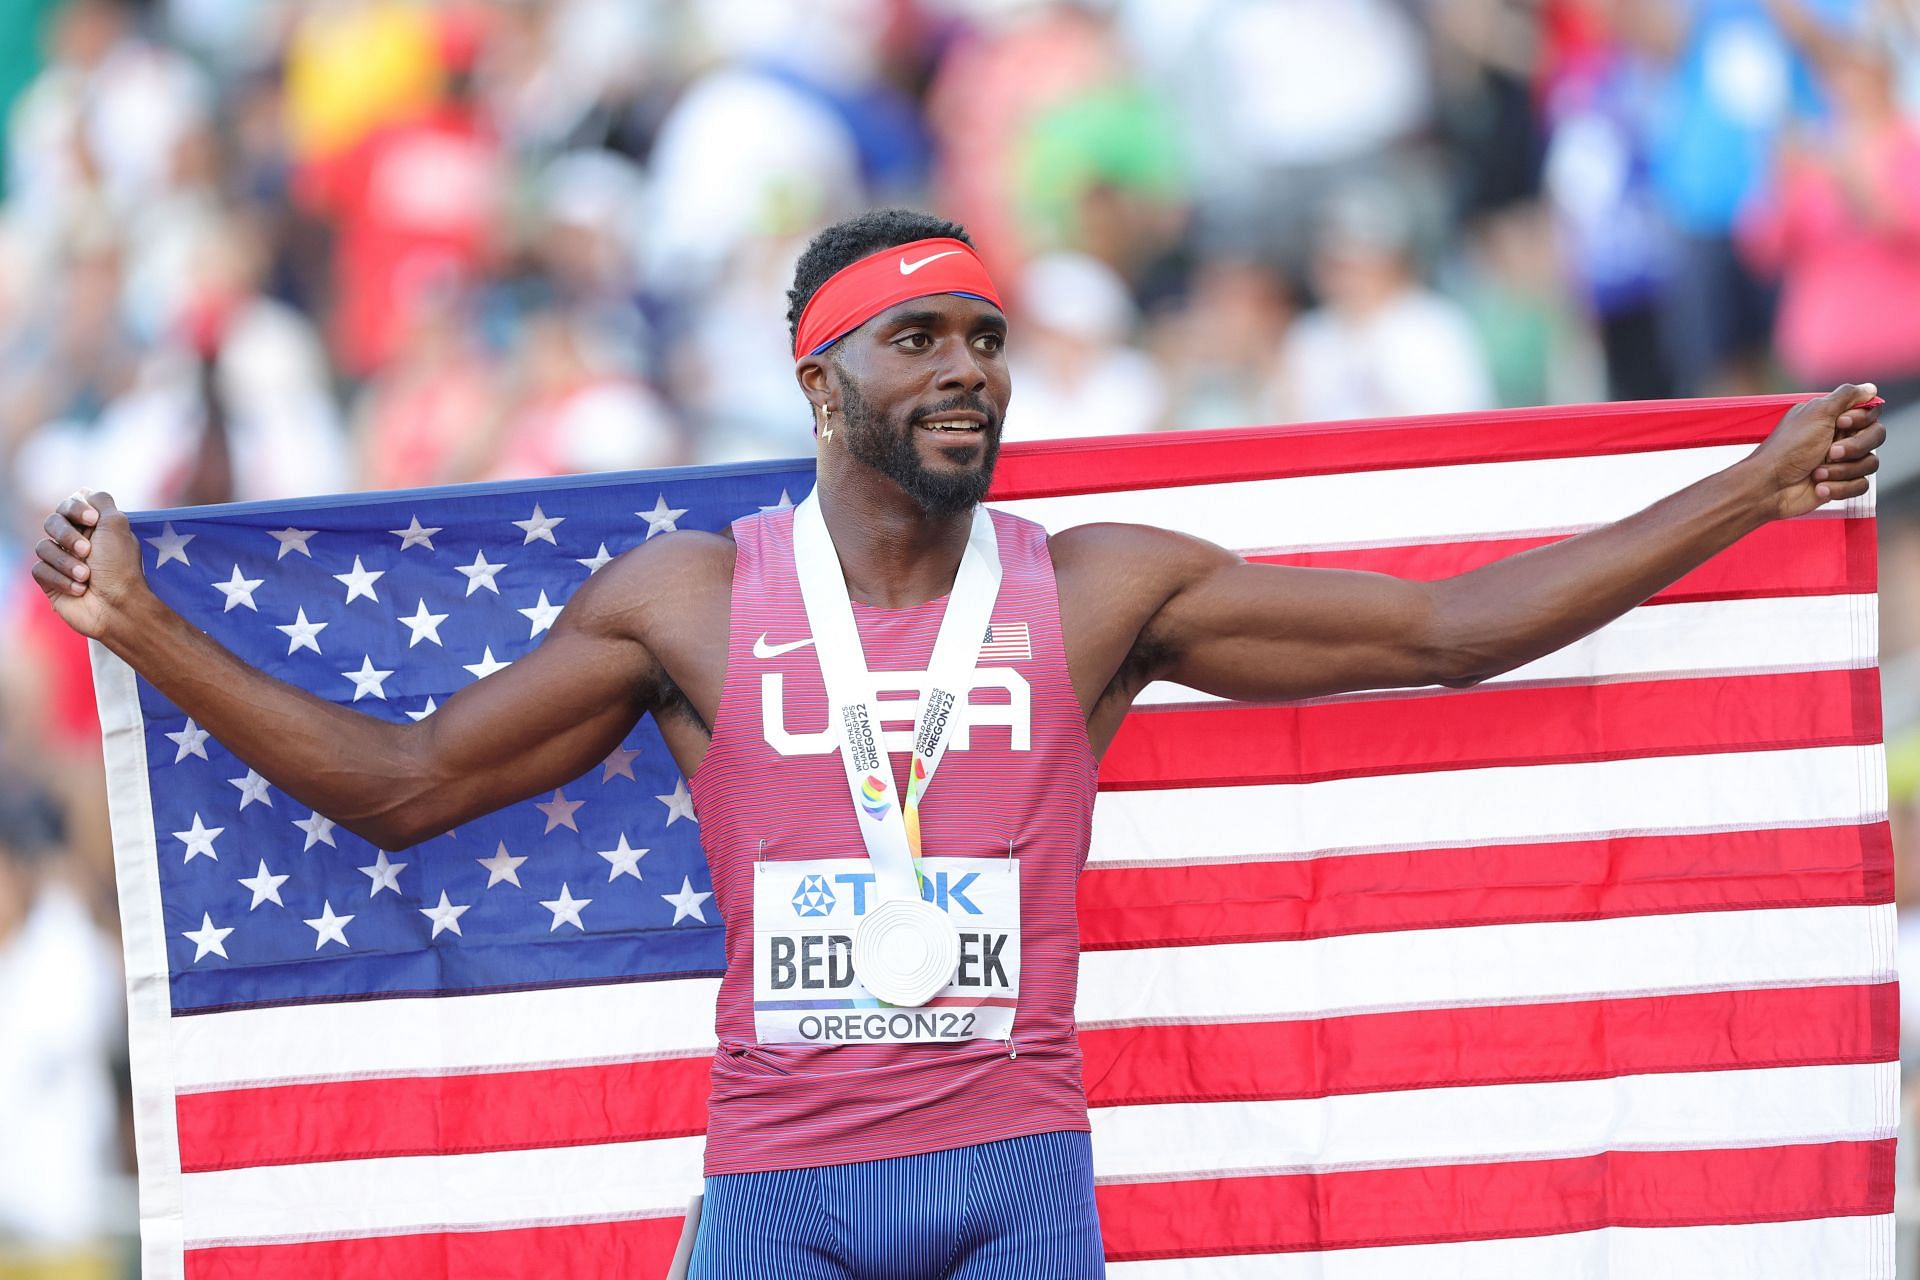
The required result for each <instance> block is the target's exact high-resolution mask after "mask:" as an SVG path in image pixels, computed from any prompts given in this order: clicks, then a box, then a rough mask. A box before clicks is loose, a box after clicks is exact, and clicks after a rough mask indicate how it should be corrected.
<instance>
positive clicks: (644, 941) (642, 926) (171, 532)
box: [134, 462, 813, 1012]
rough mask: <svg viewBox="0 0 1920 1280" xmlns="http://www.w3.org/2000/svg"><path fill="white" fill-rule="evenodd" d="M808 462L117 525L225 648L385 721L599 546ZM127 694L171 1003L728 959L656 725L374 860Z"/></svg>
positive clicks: (403, 711)
mask: <svg viewBox="0 0 1920 1280" xmlns="http://www.w3.org/2000/svg"><path fill="white" fill-rule="evenodd" d="M812 482H813V474H812V467H811V466H810V465H807V464H800V463H790V462H789V463H777V464H755V465H749V466H741V467H730V468H699V469H687V470H680V471H670V472H652V473H634V474H625V475H617V476H605V477H583V478H576V479H569V480H548V481H533V482H525V483H513V484H502V485H489V486H468V487H464V488H458V489H437V490H428V491H417V492H413V493H401V494H372V495H360V496H355V497H349V498H336V499H331V500H314V501H305V502H279V503H260V504H252V505H246V506H236V507H228V508H224V509H221V510H219V511H218V512H217V513H215V514H213V515H212V517H211V518H209V513H208V511H207V510H205V509H202V510H196V511H178V512H159V513H154V514H152V515H143V516H140V517H137V518H136V519H135V520H134V532H135V534H136V536H138V537H139V538H140V539H141V540H142V544H141V549H142V551H143V553H144V561H145V565H146V572H147V579H148V581H149V582H150V583H152V585H153V587H154V589H155V590H156V591H157V592H158V593H159V594H160V596H161V597H162V598H163V599H165V600H166V601H167V602H168V603H169V604H171V605H172V606H173V607H174V608H176V609H178V610H179V611H180V612H181V613H182V614H184V615H185V616H186V618H187V619H188V620H189V621H191V622H192V623H193V624H194V625H196V626H198V627H200V628H202V629H203V630H205V631H207V632H208V633H210V634H211V635H212V636H213V637H214V638H215V639H217V640H219V641H220V642H221V643H222V644H223V645H225V646H226V647H227V648H228V649H230V650H232V651H233V652H234V653H235V654H237V655H238V656H239V657H240V658H241V659H242V660H244V661H246V662H247V663H249V664H251V665H253V666H255V667H258V668H260V669H262V670H264V671H266V672H268V673H269V674H271V675H274V676H277V677H279V678H281V679H283V680H288V681H290V682H293V683H295V684H298V685H300V686H302V687H303V688H305V689H307V690H309V691H311V692H313V693H316V694H318V695H320V696H321V697H323V698H326V699H328V700H329V701H332V702H336V703H339V704H341V705H343V706H351V707H353V709H354V710H356V711H359V712H362V713H365V714H367V715H371V716H377V717H380V718H382V719H386V720H392V721H396V722H403V721H405V720H406V719H407V718H409V716H413V717H418V716H419V715H420V714H421V713H422V712H424V711H426V710H427V708H428V706H429V704H430V703H431V704H433V705H436V706H437V705H438V704H439V703H442V702H445V701H446V699H447V698H448V697H449V696H451V695H452V694H453V693H455V692H456V691H458V690H460V689H462V688H465V687H466V686H467V685H469V684H472V683H473V682H474V681H475V680H476V679H480V678H484V675H483V674H482V673H484V672H485V671H486V670H487V669H488V666H487V664H488V662H489V658H491V661H492V662H493V663H496V664H497V663H507V662H512V661H513V660H515V659H517V658H520V657H522V656H523V655H525V654H526V653H528V652H529V651H530V650H532V648H533V647H534V646H535V645H536V644H538V643H539V640H540V637H541V635H544V625H543V622H544V623H546V624H547V625H550V619H551V616H552V615H553V614H554V613H555V612H556V611H557V606H560V605H564V604H565V603H566V601H567V599H568V598H569V597H570V596H571V595H572V594H573V592H574V591H575V590H576V589H577V588H578V587H579V586H580V584H581V583H583V582H585V581H586V580H587V578H588V576H589V574H590V573H591V572H594V571H595V570H596V569H597V567H598V565H599V564H600V563H601V562H603V560H604V558H609V557H612V556H617V555H619V554H620V553H621V552H623V551H627V550H629V549H631V548H633V547H636V546H638V545H640V544H641V543H642V542H644V541H646V539H647V538H648V537H651V536H655V535H656V534H659V533H664V532H667V531H669V530H672V529H705V530H719V529H723V528H725V527H726V526H727V524H728V523H730V522H731V521H733V520H734V519H737V518H738V517H740V516H743V515H751V514H753V513H754V512H755V511H757V510H760V509H763V508H770V507H775V506H778V505H781V504H790V503H791V502H792V501H794V500H796V499H797V498H798V497H799V496H801V495H804V494H805V493H806V491H807V489H808V488H809V487H811V485H812ZM536 508H537V510H536ZM429 530H430V531H431V532H426V531H429ZM476 556H479V557H481V559H479V560H476ZM356 561H357V564H356ZM494 565H497V566H499V568H498V569H497V570H493V569H491V568H490V566H494ZM462 566H464V567H466V568H467V570H468V572H465V573H463V572H461V567H462ZM372 575H377V576H372ZM489 582H490V583H491V586H489V585H487V583H489ZM543 592H544V593H545V594H544V605H543V596H542V593H543ZM369 593H371V598H370V597H369ZM229 600H232V601H233V603H232V604H231V605H229V603H228V602H229ZM248 601H251V606H252V607H249V606H248V603H247V602H248ZM440 615H444V617H441V616H440ZM536 633H537V634H536ZM415 636H418V637H419V639H418V640H414V639H413V637H415ZM715 643H723V640H722V639H720V638H716V641H715ZM348 672H353V673H355V676H349V675H348V674H346V673H348ZM381 672H390V673H391V674H387V675H380V674H379V673H381ZM368 673H371V674H368ZM356 676H357V678H356ZM361 690H364V692H361V693H360V697H359V700H358V701H357V702H356V701H355V700H354V699H355V694H356V692H357V691H361ZM140 705H141V710H142V712H143V713H144V715H145V718H146V726H147V730H146V736H147V764H148V782H149V786H150V790H151V794H152V800H153V818H154V839H155V846H156V848H157V850H158V856H159V864H160V891H161V901H162V906H163V909H164V918H165V921H166V933H167V959H168V969H169V973H170V975H171V979H170V980H171V989H172V997H173V1008H174V1009H175V1011H176V1012H185V1011H190V1010H195V1009H208V1008H216V1007H225V1006H232V1005H245V1004H274V1003H283V1002H290V1001H301V1000H313V999H328V998H339V997H343V996H345V997H351V996H359V995H368V994H395V993H401V992H432V991H474V990H486V989H498V988H509V987H530V986H557V985H569V984H577V983H590V982H596V981H605V980H609V979H618V978H622V977H639V978H660V977H677V976H685V975H689V974H698V973H711V974H717V973H719V972H720V970H721V969H722V968H723V967H724V963H725V962H724V946H723V942H722V937H721V929H720V923H719V921H720V913H719V911H718V910H717V909H716V908H715V906H714V904H713V901H712V896H711V889H712V885H711V883H710V881H709V879H708V876H707V867H706V860H705V857H704V855H703V854H702V852H701V850H700V844H699V827H698V825H697V823H696V822H695V821H694V820H693V819H692V817H691V814H692V806H691V804H690V802H689V801H688V799H687V794H686V789H685V783H684V781H683V780H682V779H681V777H680V774H679V770H678V769H677V768H676V767H675V765H674V763H673V760H672V758H671V757H670V756H669V755H668V754H667V751H666V748H665V746H664V744H663V743H662V741H661V739H660V735H659V733H658V731H657V730H656V729H655V728H654V726H653V723H652V721H651V719H649V720H647V721H644V722H643V723H642V724H641V725H640V727H639V728H637V729H636V730H635V731H634V733H633V734H632V735H631V736H630V737H629V738H628V740H627V741H626V742H625V743H624V744H623V746H622V748H621V750H620V751H618V752H616V753H615V754H614V755H613V756H611V757H609V758H608V759H607V760H606V761H605V762H603V763H599V764H595V765H594V766H593V767H592V768H591V769H589V770H588V771H587V772H586V773H584V774H582V775H581V776H580V777H579V778H577V779H575V780H574V781H572V782H569V783H567V784H566V785H565V786H564V787H562V788H560V791H559V792H558V793H557V794H549V795H544V796H539V797H535V798H534V799H533V800H529V801H527V802H525V803H522V804H518V805H514V806H512V807H510V808H508V809H504V810H502V811H500V812H498V813H495V814H490V815H488V816H486V817H484V818H480V819H477V820H475V821H473V822H471V823H468V824H466V825H464V826H461V827H459V828H458V829H457V830H455V831H454V832H452V833H450V834H448V835H443V836H439V837H436V838H434V839H432V840H429V841H427V842H426V843H424V844H421V845H418V846H416V847H414V848H411V849H403V850H392V851H388V852H387V853H386V854H384V855H382V853H381V852H380V851H379V850H376V849H375V848H373V847H372V846H371V845H369V844H368V843H367V842H366V841H364V840H361V839H359V838H357V837H355V836H353V835H350V834H349V833H348V832H346V831H345V830H344V829H341V828H338V827H332V826H331V825H330V824H328V823H327V822H325V821H324V820H316V818H315V815H314V814H313V812H312V810H310V809H308V808H307V807H306V806H305V805H303V804H301V803H299V802H298V801H296V800H294V799H293V797H291V796H289V795H287V794H286V793H285V792H283V791H281V790H280V789H279V788H278V787H271V786H267V785H266V784H265V783H264V782H263V781H260V780H258V779H257V778H250V777H249V773H250V771H249V769H248V768H247V766H246V765H244V764H242V763H241V762H240V761H239V760H237V759H236V758H235V757H234V756H233V754H232V753H231V752H229V751H226V750H225V749H223V748H222V747H221V745H220V744H219V743H218V742H217V741H215V740H214V739H213V738H211V737H208V736H206V735H205V734H204V731H201V730H199V729H198V726H194V725H190V724H189V722H188V719H187V717H186V716H185V715H183V714H182V713H181V712H180V711H179V710H178V709H177V708H175V707H174V706H173V705H172V704H171V703H170V702H168V701H167V700H166V699H165V698H164V697H162V696H161V695H160V693H159V692H158V691H157V690H155V689H154V688H153V687H152V686H151V685H148V684H147V683H146V682H145V681H144V680H143V681H141V683H140ZM504 745H505V746H506V747H507V748H508V749H511V746H512V744H511V743H508V744H504ZM629 775H631V776H629ZM216 832H217V834H215V833H216ZM502 851H504V853H503V852H502ZM483 860H484V865H483ZM516 882H517V883H516ZM443 895H444V896H443ZM583 904H584V905H583ZM347 917H351V919H347ZM576 920H577V921H578V922H579V923H578V924H577V925H576V924H575V921H576ZM342 940H344V941H342Z"/></svg>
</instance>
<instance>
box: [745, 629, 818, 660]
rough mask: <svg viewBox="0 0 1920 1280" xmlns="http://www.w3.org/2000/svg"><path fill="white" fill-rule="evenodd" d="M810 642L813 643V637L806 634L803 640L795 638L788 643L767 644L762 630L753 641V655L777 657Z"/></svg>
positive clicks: (763, 657) (765, 635)
mask: <svg viewBox="0 0 1920 1280" xmlns="http://www.w3.org/2000/svg"><path fill="white" fill-rule="evenodd" d="M812 643H813V637H812V636H808V637H806V638H805V639H803V640H795V641H793V642H792V643H790V644H768V643H767V633H766V632H764V631H762V632H761V633H760V638H759V639H758V640H755V641H754V642H753V656H754V657H756V658H761V659H766V658H777V657H779V656H780V655H781V654H783V653H792V652H793V651H794V650H795V649H798V648H800V647H801V646H802V645H808V644H812Z"/></svg>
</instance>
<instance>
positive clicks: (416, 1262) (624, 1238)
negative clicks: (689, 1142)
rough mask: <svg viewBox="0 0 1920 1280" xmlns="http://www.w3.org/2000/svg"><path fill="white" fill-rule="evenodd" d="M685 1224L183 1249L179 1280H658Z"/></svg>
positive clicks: (589, 1225)
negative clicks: (548, 1279) (564, 1279)
mask: <svg viewBox="0 0 1920 1280" xmlns="http://www.w3.org/2000/svg"><path fill="white" fill-rule="evenodd" d="M685 1221H686V1219H685V1218H683V1217H679V1216H675V1217H671V1218H634V1219H629V1220H627V1221H624V1222H586V1223H578V1224H570V1225H566V1226H557V1227H515V1228H508V1229H505V1230H500V1231H429V1232H422V1233H420V1234H418V1235H402V1236H366V1237H361V1238H358V1239H354V1240H308V1241H301V1242H299V1243H297V1244H267V1245H234V1246H231V1247H228V1248H223V1249H189V1250H187V1280H314V1277H317V1276H325V1277H327V1280H391V1278H392V1277H395V1276H403V1277H405V1278H406V1280H434V1278H435V1277H441V1278H444V1280H453V1278H454V1277H459V1280H522V1277H525V1276H663V1275H665V1274H666V1273H667V1266H668V1264H669V1263H671V1262H672V1261H673V1251H674V1248H675V1247H676V1246H677V1245H678V1244H679V1241H680V1231H681V1228H682V1226H683V1224H684V1223H685Z"/></svg>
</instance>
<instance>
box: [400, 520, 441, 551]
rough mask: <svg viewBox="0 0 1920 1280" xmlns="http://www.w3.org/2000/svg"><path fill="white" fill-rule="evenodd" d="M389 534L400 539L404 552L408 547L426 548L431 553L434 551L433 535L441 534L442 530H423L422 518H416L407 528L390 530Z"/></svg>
mask: <svg viewBox="0 0 1920 1280" xmlns="http://www.w3.org/2000/svg"><path fill="white" fill-rule="evenodd" d="M387 532H388V533H390V534H392V535H393V536H394V537H396V538H398V539H400V549H401V550H402V551H405V550H406V549H407V548H408V547H425V548H426V549H427V550H429V551H431V550H433V535H434V534H436V533H438V532H440V530H438V529H423V528H421V527H420V517H419V516H414V517H413V518H412V520H411V522H410V523H409V524H408V525H407V527H406V528H404V529H389V530H387Z"/></svg>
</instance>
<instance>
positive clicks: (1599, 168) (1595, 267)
mask: <svg viewBox="0 0 1920 1280" xmlns="http://www.w3.org/2000/svg"><path fill="white" fill-rule="evenodd" d="M1615 4H1616V0H1548V10H1547V22H1546V35H1547V39H1546V42H1545V46H1544V52H1543V62H1542V66H1541V69H1540V93H1541V96H1542V100H1543V102H1544V104H1545V105H1544V113H1545V116H1546V121H1547V126H1548V133H1549V138H1550V141H1549V143H1548V148H1547V158H1546V172H1545V178H1546V183H1545V186H1546V196H1547V201H1548V204H1549V207H1550V208H1551V209H1552V210H1553V213H1554V216H1555V219H1556V221H1557V222H1558V225H1559V234H1560V245H1561V253H1562V270H1563V272H1564V273H1565V275H1566V277H1567V279H1568V280H1569V281H1570V282H1571V284H1572V285H1573V287H1574V288H1575V289H1577V290H1578V301H1579V302H1580V303H1582V304H1584V306H1585V309H1586V311H1587V313H1588V314H1589V315H1590V316H1591V317H1592V319H1593V323H1594V326H1595V328H1596V330H1597V331H1598V336H1599V341H1600V348H1601V352H1602V354H1603V357H1604V359H1605V362H1606V373H1607V393H1608V394H1609V395H1610V396H1612V397H1613V398H1614V399H1616V400H1664V399H1668V398H1670V397H1672V396H1673V395H1674V394H1675V386H1676V381H1675V378H1674V374H1673V370H1672V368H1671V366H1670V363H1669V360H1668V352H1667V346H1666V344H1665V342H1664V341H1663V340H1662V338H1661V312H1662V309H1663V305H1664V304H1663V298H1664V296H1665V294H1666V292H1667V290H1668V289H1669V288H1670V287H1671V281H1672V278H1673V275H1674V270H1675V268H1674V259H1675V256H1676V252H1675V249H1674V245H1673V235H1672V232H1671V230H1670V228H1669V226H1668V224H1667V220H1666V216H1665V214H1664V213H1663V212H1662V210H1661V207H1660V202H1659V198H1658V196H1657V195H1656V193H1655V191H1654V187H1653V178H1652V164H1651V162H1650V160H1649V148H1648V146H1647V138H1648V136H1649V135H1650V133H1651V132H1652V125H1651V122H1650V121H1649V120H1648V118H1647V117H1648V112H1649V109H1650V107H1651V105H1652V103H1653V100H1654V93H1653V83H1654V79H1653V73H1652V71H1651V70H1650V69H1649V68H1648V66H1647V65H1646V63H1645V61H1644V60H1643V59H1641V58H1638V57H1636V56H1635V55H1634V54H1633V52H1632V50H1631V49H1630V48H1629V46H1628V45H1627V44H1626V43H1625V41H1624V40H1623V39H1622V38H1621V37H1620V35H1619V33H1618V32H1617V30H1616V29H1615V27H1614V24H1613V20H1612V19H1613V8H1614V6H1615Z"/></svg>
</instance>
